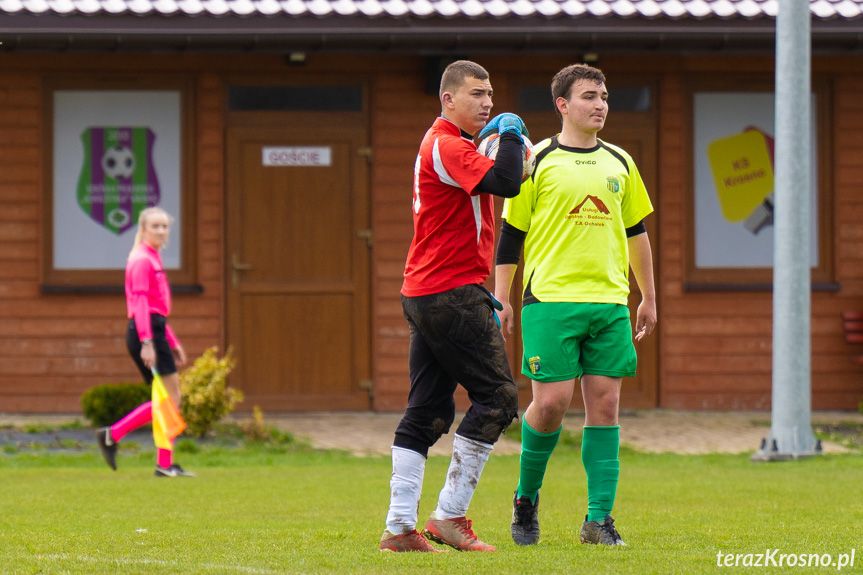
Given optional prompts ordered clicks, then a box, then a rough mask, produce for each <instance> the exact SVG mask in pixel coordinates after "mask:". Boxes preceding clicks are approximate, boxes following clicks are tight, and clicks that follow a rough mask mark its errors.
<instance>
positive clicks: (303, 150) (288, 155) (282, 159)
mask: <svg viewBox="0 0 863 575" xmlns="http://www.w3.org/2000/svg"><path fill="white" fill-rule="evenodd" d="M261 153H262V158H261V161H262V163H263V165H264V166H329V165H331V164H332V149H331V148H330V147H329V146H313V147H312V146H308V147H304V146H288V147H265V148H263V149H262V152H261Z"/></svg>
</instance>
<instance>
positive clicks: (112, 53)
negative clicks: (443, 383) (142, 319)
mask: <svg viewBox="0 0 863 575" xmlns="http://www.w3.org/2000/svg"><path fill="white" fill-rule="evenodd" d="M777 6H778V3H777V2H776V1H775V0H766V1H758V0H730V1H728V0H690V1H680V0H639V1H637V2H628V1H627V0H621V1H616V2H611V1H610V0H593V1H590V2H588V1H587V0H488V1H482V0H463V1H453V0H432V1H428V0H413V1H403V0H284V1H281V2H277V1H275V0H258V1H250V0H228V1H225V0H203V1H199V0H182V1H175V0H58V1H56V2H44V1H42V0H36V1H33V2H29V1H21V0H0V42H2V44H0V133H2V135H3V138H2V142H0V150H2V153H0V260H2V261H0V412H5V413H9V412H75V411H78V410H79V409H80V403H79V398H80V395H81V393H82V392H83V391H85V390H86V389H88V388H89V387H91V386H93V385H97V384H102V383H110V382H122V381H130V380H132V381H133V380H135V378H136V377H137V374H136V371H135V369H134V366H133V365H132V362H131V361H130V360H129V358H128V356H127V355H126V351H125V348H124V343H123V334H124V329H125V319H124V318H125V302H124V298H123V295H122V263H123V259H122V258H120V259H119V260H118V259H117V256H116V253H114V252H116V251H117V250H119V251H120V252H123V250H125V251H128V248H129V247H130V246H131V242H132V235H133V233H130V232H129V231H128V229H127V228H128V226H129V221H128V215H129V214H128V211H123V210H122V209H120V210H119V211H118V209H117V208H116V207H115V208H113V209H112V210H109V211H106V212H105V213H102V215H100V216H96V215H94V214H93V213H92V211H88V210H90V209H91V208H92V205H93V203H94V202H95V200H94V199H93V197H92V196H91V195H90V196H88V195H87V194H90V193H91V192H92V191H93V190H96V189H97V188H98V187H92V185H91V184H92V182H91V181H90V180H87V179H86V178H88V177H90V176H84V175H82V174H84V171H82V169H81V168H80V165H81V160H82V158H86V160H85V162H84V163H85V165H86V164H87V161H90V162H93V161H96V162H97V163H98V158H96V157H95V156H93V157H91V156H92V155H93V154H95V153H96V152H95V150H96V148H95V147H92V145H91V144H88V143H87V142H90V138H91V137H93V135H94V134H96V131H95V130H101V131H99V132H98V133H99V134H102V135H104V134H105V133H108V132H110V130H111V129H114V131H115V132H116V131H117V130H119V129H124V128H130V129H131V128H140V129H142V130H143V129H144V128H148V129H150V130H151V131H158V132H159V133H158V134H157V136H156V140H155V144H152V142H151V146H152V150H154V151H153V154H154V155H153V156H147V158H148V159H152V160H153V161H154V162H155V164H154V165H155V170H156V172H158V173H159V174H160V176H159V177H160V186H161V188H160V198H161V199H162V200H164V202H169V203H168V204H166V205H169V206H171V207H170V208H169V211H172V213H174V214H175V215H177V221H176V225H175V237H174V242H175V244H174V245H175V249H176V254H175V255H174V256H172V258H171V261H172V262H173V264H169V265H170V266H171V268H172V269H169V276H170V280H171V283H172V286H173V288H174V312H173V314H172V320H171V323H172V325H173V326H174V328H175V331H176V332H177V334H178V335H179V337H180V338H181V339H182V341H183V342H184V345H185V347H186V349H187V351H188V353H189V355H190V356H191V357H195V356H197V355H199V354H200V353H201V352H203V350H205V349H206V348H208V347H210V346H214V345H216V346H219V348H220V349H221V350H222V351H224V349H225V348H226V347H227V346H231V347H232V348H233V351H234V354H235V355H236V357H237V359H238V367H237V369H236V370H235V372H234V374H233V375H232V384H233V385H235V386H237V387H239V388H240V389H242V390H243V391H244V392H245V394H246V398H247V401H246V402H245V404H244V407H245V408H246V409H251V407H252V406H254V405H258V406H260V407H261V408H262V409H263V410H264V411H282V410H369V409H371V410H383V411H398V410H401V409H403V407H404V405H405V403H406V397H407V389H408V379H407V365H408V364H407V349H408V328H407V325H406V323H405V321H404V319H403V317H402V312H401V305H400V301H399V289H400V286H401V277H402V271H403V266H404V259H405V255H406V253H407V249H408V245H409V243H410V239H411V235H412V225H411V216H410V208H409V206H410V198H411V185H412V179H413V166H414V160H415V157H416V153H417V148H418V145H419V141H420V139H421V138H422V135H423V133H424V132H425V130H426V129H427V128H428V126H429V125H430V124H431V123H432V121H433V120H434V118H435V117H436V116H437V115H438V114H439V112H440V106H439V102H438V97H437V82H438V80H439V76H440V71H441V69H442V66H444V65H445V64H446V63H447V62H449V61H451V60H453V59H456V58H462V57H464V58H470V59H473V60H475V61H477V62H479V63H481V64H482V65H483V66H485V67H486V68H487V69H488V70H489V72H490V74H491V81H492V84H493V87H494V91H495V96H494V101H495V107H494V110H493V113H499V112H504V111H511V112H515V113H518V114H520V115H521V116H522V117H523V118H524V119H525V121H526V123H527V125H528V127H529V128H530V130H531V135H532V138H533V140H534V141H538V140H539V139H541V138H543V137H547V136H550V135H552V134H554V133H555V132H556V131H557V130H558V129H559V126H558V123H557V118H556V116H555V114H554V112H553V108H552V106H551V97H550V93H549V89H548V85H549V82H550V79H551V77H552V75H553V74H554V73H555V72H556V71H557V70H559V69H560V68H562V67H563V66H565V65H568V64H570V63H574V62H577V61H589V62H591V63H594V64H595V65H597V66H599V67H600V68H602V69H603V71H604V72H605V73H606V75H607V77H608V87H609V91H610V93H611V97H610V103H611V111H610V113H609V117H608V121H607V124H606V128H605V130H604V131H603V132H602V133H601V134H600V137H601V138H603V139H606V140H608V141H609V142H612V143H615V144H618V145H620V146H622V147H624V148H625V149H626V150H628V151H629V152H630V153H631V154H632V156H633V157H634V158H635V160H636V162H637V164H638V166H639V169H640V171H641V173H642V175H643V177H644V179H645V182H646V184H647V186H648V191H649V193H650V195H651V197H652V200H653V202H654V206H655V208H656V212H655V214H654V215H653V216H651V217H650V218H648V220H647V222H646V223H647V225H648V230H649V233H650V237H651V240H652V245H653V249H654V258H655V267H656V283H657V293H658V298H659V300H658V310H659V324H658V330H657V332H656V333H655V335H653V336H652V337H651V338H649V339H648V340H647V341H645V342H644V343H642V344H639V356H640V364H639V375H638V377H636V378H634V379H631V380H630V379H628V380H625V382H624V393H623V405H624V407H631V408H654V407H663V408H669V409H701V410H738V409H763V410H767V409H769V407H770V394H771V361H772V358H771V339H772V333H771V330H772V303H771V282H772V275H771V269H770V262H769V261H768V262H766V263H765V262H764V260H763V253H762V255H758V253H761V252H763V250H764V249H765V248H764V245H763V244H764V243H765V242H764V241H763V240H765V238H767V240H766V241H767V243H768V245H769V236H770V226H769V221H768V220H769V218H768V219H765V217H764V214H761V220H760V223H759V222H755V224H753V223H752V222H753V221H755V220H758V214H756V212H758V210H763V209H764V207H763V206H762V205H759V206H757V207H755V208H753V206H745V207H744V208H741V209H743V210H744V211H745V212H746V213H744V214H743V216H747V217H746V218H743V217H742V216H740V215H739V214H738V215H736V216H735V215H731V216H729V213H728V211H727V210H726V208H727V206H725V205H723V204H722V202H723V201H724V199H723V197H722V192H721V191H717V190H719V187H721V186H720V184H719V183H717V184H716V186H717V187H713V180H712V179H711V177H710V176H711V170H712V175H713V176H714V178H715V177H716V176H717V173H719V172H718V171H717V170H718V168H717V165H716V164H715V163H711V162H713V161H714V160H716V158H717V157H718V156H716V155H715V154H713V151H715V150H717V149H718V148H717V147H716V146H719V147H721V146H722V145H726V144H727V145H730V146H731V148H732V150H733V149H734V146H735V145H737V144H735V142H737V143H739V142H742V141H743V140H739V141H738V140H727V138H732V137H738V136H740V135H741V134H750V135H751V133H752V132H753V131H754V132H757V133H758V134H760V135H758V136H753V137H755V139H756V140H758V141H759V142H760V145H761V146H762V148H764V146H765V145H768V147H769V142H770V141H771V139H770V137H771V136H770V127H771V125H772V121H773V118H772V107H771V106H772V89H773V88H772V86H773V75H774V53H773V28H774V22H775V15H776V10H777ZM811 12H812V28H813V64H812V70H813V85H812V91H813V118H814V121H815V126H816V129H815V130H814V134H813V143H814V146H813V149H814V153H813V154H814V160H815V163H814V165H815V166H816V170H815V173H816V177H815V181H813V185H812V188H813V194H812V202H811V206H810V208H811V212H812V230H811V231H812V234H811V235H812V238H813V239H812V245H813V250H812V257H811V259H812V265H813V267H812V269H813V272H812V279H813V293H812V318H811V324H812V387H813V389H812V403H813V405H812V406H813V408H814V409H849V410H850V409H856V407H857V404H858V402H859V401H860V400H861V398H863V370H861V368H860V366H858V365H855V364H853V363H852V362H851V361H850V357H851V355H852V353H853V352H856V353H857V354H858V355H859V350H854V349H852V348H851V347H849V346H848V345H847V344H846V343H845V341H844V338H843V333H842V324H841V321H840V312H841V311H842V310H844V309H850V308H863V0H842V1H831V0H817V1H814V2H813V3H812V4H811ZM747 115H753V117H754V118H755V119H754V120H752V121H750V120H748V119H744V117H745V116H747ZM738 123H739V125H737V124H738ZM156 125H158V126H159V129H158V130H156V128H154V127H153V126H156ZM724 127H727V130H728V132H727V133H726V134H724V135H723V134H721V129H722V128H724ZM130 133H131V132H130ZM136 133H137V132H136ZM141 133H143V132H141ZM105 137H107V136H105ZM748 137H749V136H746V138H748ZM759 138H760V139H759ZM744 139H745V138H744ZM746 141H749V140H746ZM82 142H83V146H82ZM705 142H707V144H708V145H707V146H705V145H704V143H705ZM716 142H719V143H718V144H717V143H716ZM714 144H715V146H714ZM741 145H742V144H741ZM87 146H91V147H90V148H88V147H87ZM82 147H83V148H84V149H83V151H82ZM726 147H728V146H726ZM764 149H767V148H764ZM100 150H101V148H100ZM101 153H105V152H104V150H102V152H100V154H101ZM136 153H137V152H136ZM747 153H748V152H746V153H743V152H741V157H743V156H746V154H747ZM711 154H713V155H711ZM100 157H101V158H102V161H103V164H101V166H102V168H105V164H104V162H106V161H108V162H113V161H114V159H106V157H107V156H100ZM753 157H754V156H753ZM136 158H138V160H137V161H138V162H139V163H140V162H141V161H143V160H142V159H141V158H143V156H141V157H138V156H136ZM762 160H763V158H762ZM753 161H754V160H753ZM160 162H161V164H160ZM93 165H95V164H93ZM105 169H107V168H105ZM88 173H89V172H88ZM105 177H106V178H107V177H109V176H105ZM729 177H731V176H729ZM741 177H742V178H743V179H742V180H739V181H738V180H735V179H733V178H732V179H727V178H726V180H725V182H726V184H727V185H728V186H731V187H734V186H736V185H737V184H739V183H741V182H744V181H745V180H746V178H747V177H748V176H741ZM720 180H721V178H720ZM104 181H108V180H104ZM147 182H148V183H147V184H146V185H150V183H149V182H150V181H149V180H147ZM142 185H143V184H142ZM88 186H90V187H88ZM148 189H149V188H148ZM88 190H89V191H88ZM726 191H727V190H726ZM769 191H770V190H767V191H765V192H763V193H762V195H761V196H759V198H758V200H757V203H761V201H762V199H763V198H767V199H769ZM76 194H77V197H76ZM170 202H172V203H170ZM717 203H718V204H717ZM717 205H718V207H717ZM720 209H721V210H723V211H722V213H723V214H724V218H725V220H726V221H722V222H720V223H721V224H722V225H721V226H719V225H718V224H717V226H714V225H713V224H715V223H716V222H712V223H711V221H712V220H710V218H711V217H714V216H712V215H711V212H710V210H713V211H714V212H716V213H719V212H717V210H720ZM705 210H706V211H705ZM738 211H739V210H738ZM741 213H742V212H741ZM759 213H761V212H759ZM82 214H83V215H82ZM729 218H730V219H729ZM765 224H767V225H765ZM112 226H113V227H112ZM747 226H748V227H747ZM750 228H751V229H750ZM728 234H731V236H729V235H728ZM732 236H733V237H732ZM741 238H742V239H741ZM738 239H740V241H741V242H742V243H739V244H738V243H737V241H738ZM753 242H754V243H753ZM109 244H110V245H111V246H113V247H112V248H111V249H113V250H114V251H113V252H111V250H110V249H106V250H105V254H102V248H103V247H105V246H107V245H109ZM750 245H751V247H750ZM117 246H120V247H119V248H118V247H117ZM109 252H110V253H109ZM111 253H114V255H111ZM759 258H761V259H759ZM508 345H509V347H510V351H511V358H512V359H511V361H512V364H513V368H514V372H516V373H519V372H520V359H521V358H520V341H519V339H518V337H512V338H509V342H508ZM517 379H518V380H519V382H520V384H521V386H522V388H523V389H522V405H523V406H524V405H526V404H527V401H528V400H529V391H528V389H529V388H528V386H527V381H526V379H525V378H524V377H523V376H520V375H519V376H518V378H517ZM463 401H464V398H462V402H463Z"/></svg>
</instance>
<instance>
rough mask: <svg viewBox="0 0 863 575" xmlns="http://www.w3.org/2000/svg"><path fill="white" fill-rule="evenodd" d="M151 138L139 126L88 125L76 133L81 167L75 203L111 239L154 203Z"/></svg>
mask: <svg viewBox="0 0 863 575" xmlns="http://www.w3.org/2000/svg"><path fill="white" fill-rule="evenodd" d="M155 140H156V135H155V134H154V133H153V131H152V130H151V129H149V128H144V127H137V128H132V127H100V128H96V127H94V128H87V129H86V130H84V132H83V133H82V134H81V141H82V143H83V145H84V165H83V166H82V168H81V175H80V177H79V178H78V205H79V206H81V209H82V210H84V213H85V214H87V215H89V216H90V218H91V219H92V220H93V221H95V222H96V223H97V224H99V225H100V226H102V227H104V228H105V229H107V230H109V231H111V232H113V233H115V234H117V235H120V234H122V233H123V232H125V231H126V230H128V229H129V228H131V227H133V226H135V225H136V223H137V221H138V215H139V214H140V213H141V211H143V210H144V209H145V208H149V207H152V206H155V205H157V204H158V203H159V180H158V178H157V176H156V170H155V168H154V166H153V143H154V142H155Z"/></svg>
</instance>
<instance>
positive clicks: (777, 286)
mask: <svg viewBox="0 0 863 575" xmlns="http://www.w3.org/2000/svg"><path fill="white" fill-rule="evenodd" d="M809 18H810V16H809V2H808V0H779V12H778V14H777V17H776V160H775V161H776V165H775V168H774V172H775V174H774V182H775V190H774V198H775V213H774V222H775V228H774V231H775V236H774V248H773V249H774V251H773V256H774V257H773V406H772V420H771V424H770V437H769V438H768V440H767V441H766V442H765V444H764V445H762V447H761V450H760V451H759V452H758V453H756V454H755V455H754V456H753V457H752V459H753V460H759V461H770V460H774V459H791V458H798V457H805V456H809V455H814V454H815V453H816V441H815V436H814V435H813V433H812V422H811V418H812V413H811V398H812V390H811V342H810V295H811V288H810V269H809V265H810V264H809V234H810V229H809V205H810V204H809V193H810V185H811V183H810V181H811V180H810V174H811V166H810V162H811V150H810V148H811V138H810V133H811V114H810V98H811V96H810V91H811V61H810V60H811V53H810V38H811V37H810V26H809Z"/></svg>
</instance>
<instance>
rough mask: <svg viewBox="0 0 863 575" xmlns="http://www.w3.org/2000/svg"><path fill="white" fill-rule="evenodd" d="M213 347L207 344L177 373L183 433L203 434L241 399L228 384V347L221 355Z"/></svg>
mask: <svg viewBox="0 0 863 575" xmlns="http://www.w3.org/2000/svg"><path fill="white" fill-rule="evenodd" d="M217 351H218V350H217V348H215V347H211V348H210V349H208V350H207V351H205V352H204V355H202V356H201V357H199V358H198V359H196V360H195V363H194V364H193V365H192V366H191V367H190V368H188V369H186V370H185V371H183V372H181V373H180V392H181V393H182V395H183V401H182V405H181V406H180V412H181V413H182V415H183V419H184V420H185V421H186V433H189V434H191V435H195V436H197V437H203V436H204V435H206V434H207V433H208V432H209V431H211V430H212V429H213V427H214V426H215V425H216V424H217V423H218V422H219V420H220V419H222V418H223V417H224V416H226V415H227V414H229V413H231V412H232V411H233V410H234V406H235V405H236V404H237V403H239V402H240V401H242V400H243V394H242V393H241V392H240V391H239V390H236V389H233V388H231V387H228V385H227V381H226V378H227V376H228V374H229V373H231V370H232V369H234V364H235V363H236V360H235V359H234V358H233V357H232V356H231V350H230V348H229V349H228V352H227V353H226V354H225V356H224V357H223V358H221V359H219V358H218V357H217Z"/></svg>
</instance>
